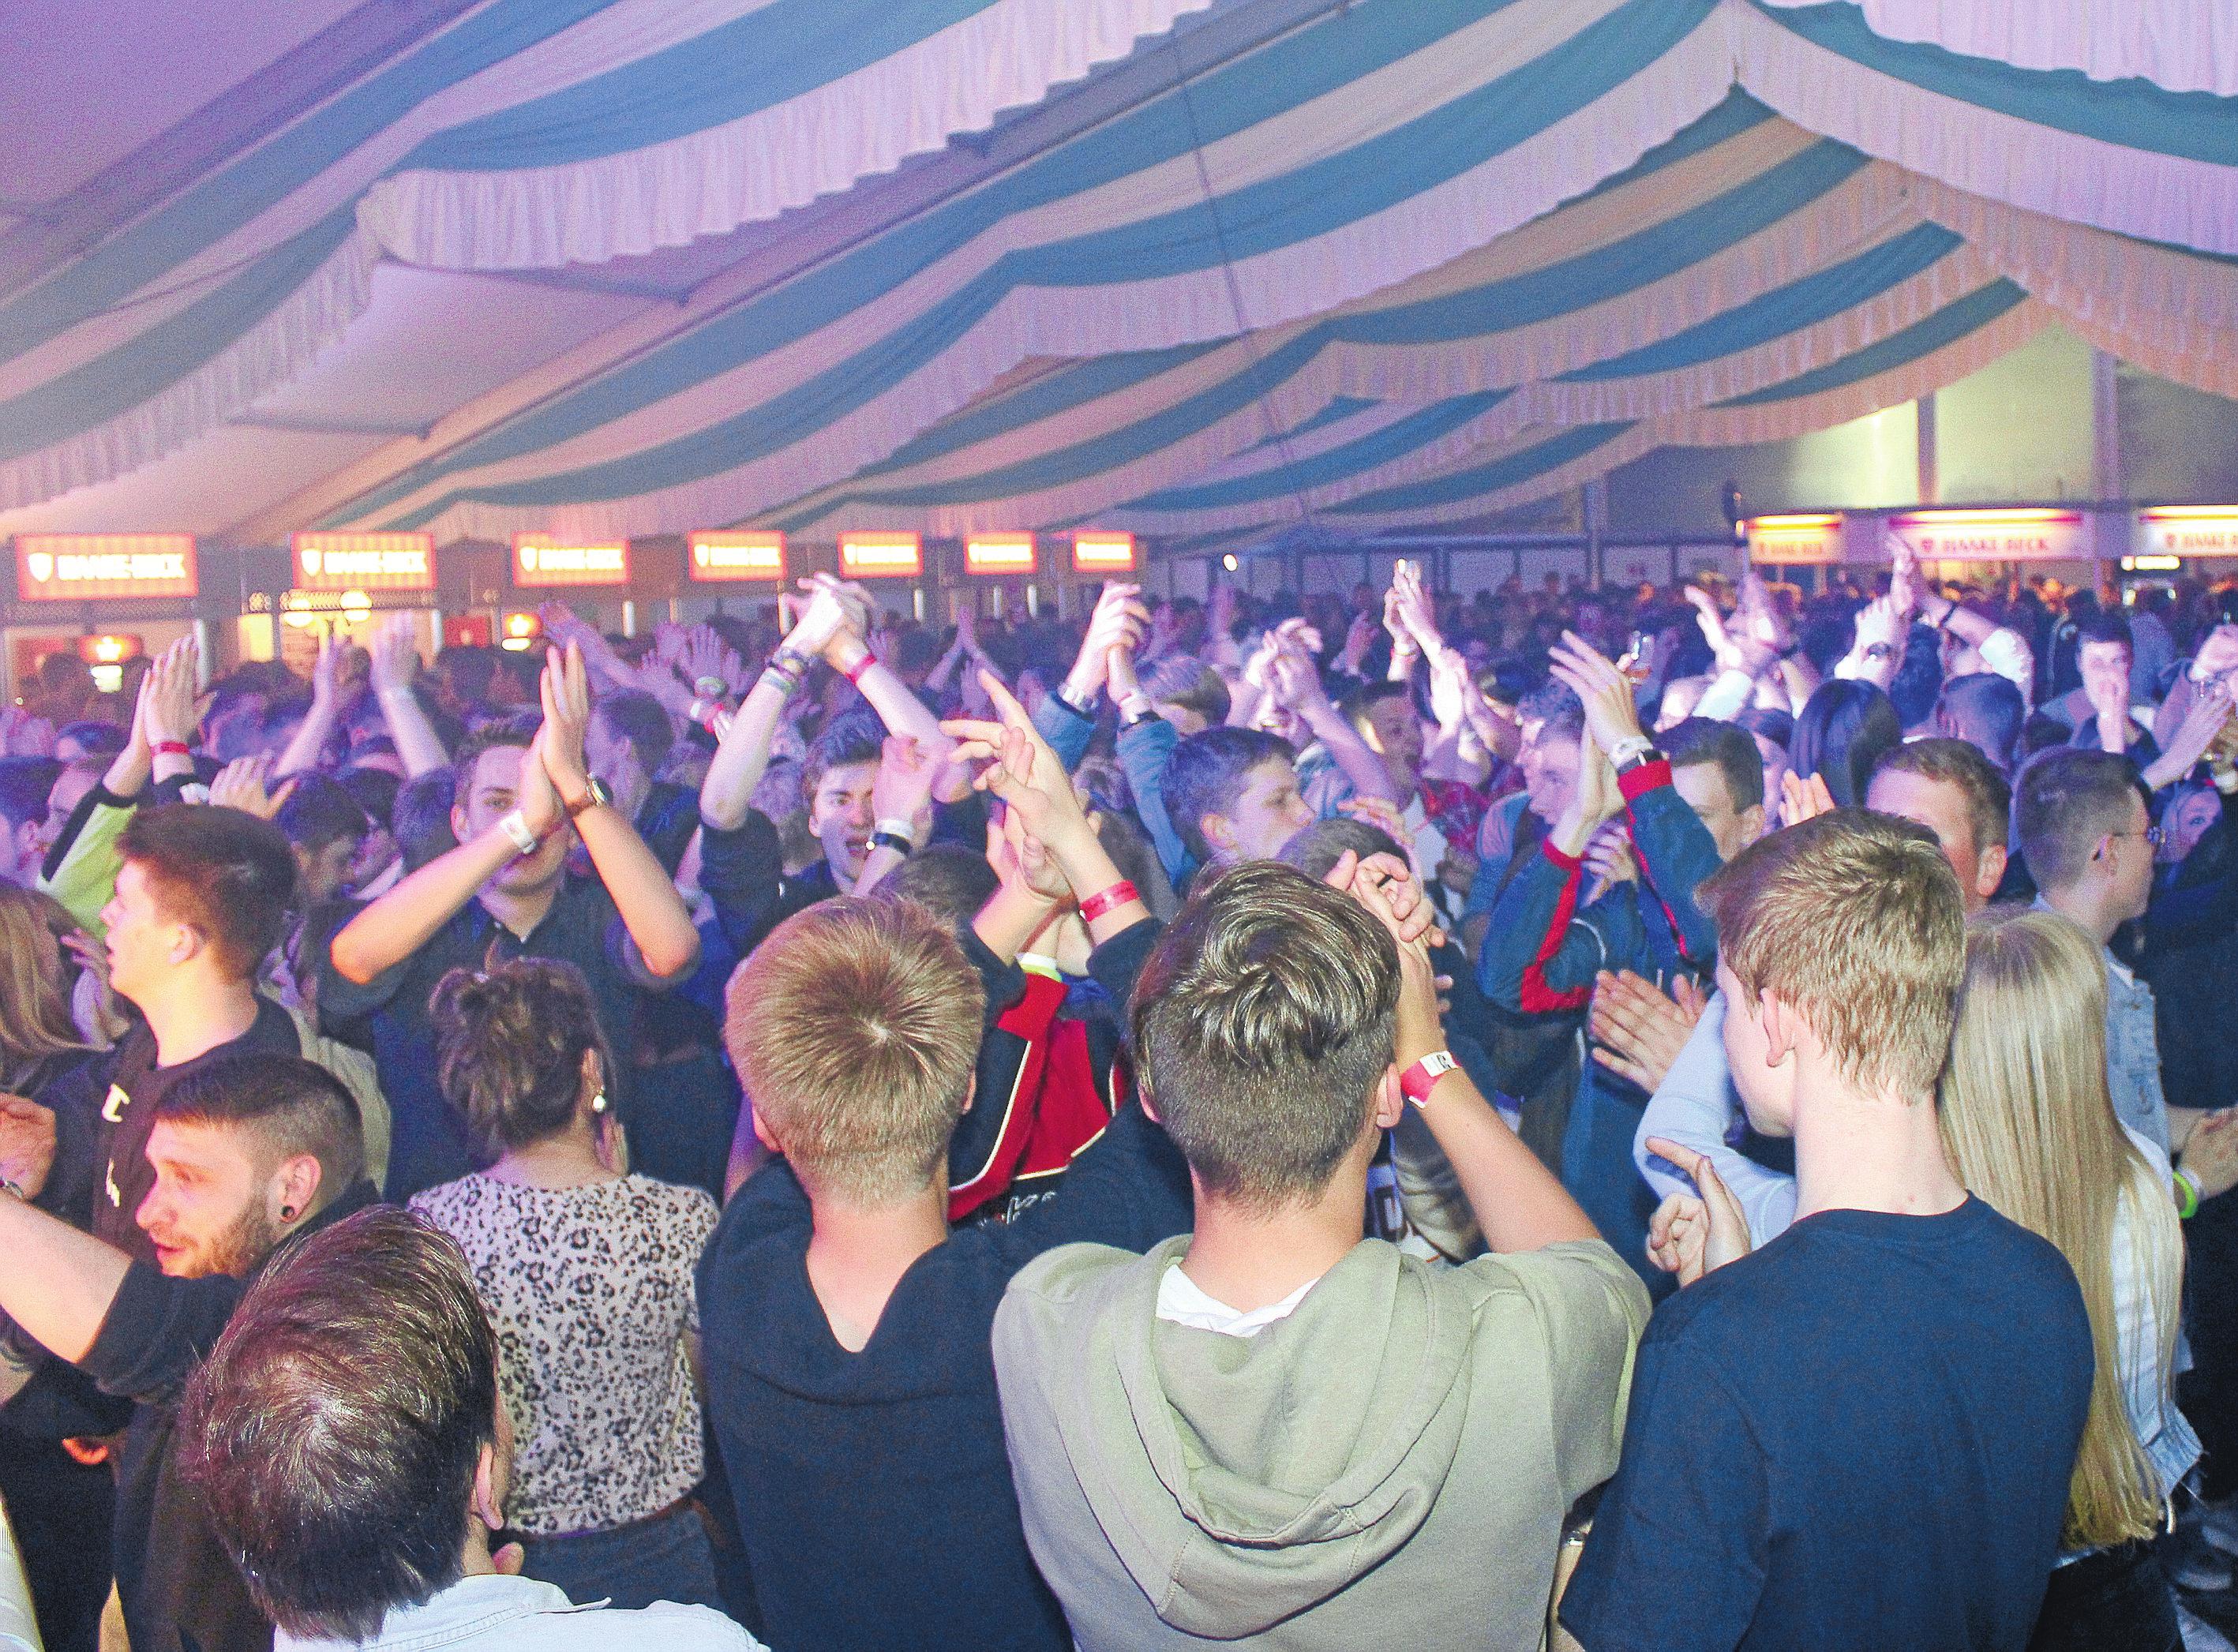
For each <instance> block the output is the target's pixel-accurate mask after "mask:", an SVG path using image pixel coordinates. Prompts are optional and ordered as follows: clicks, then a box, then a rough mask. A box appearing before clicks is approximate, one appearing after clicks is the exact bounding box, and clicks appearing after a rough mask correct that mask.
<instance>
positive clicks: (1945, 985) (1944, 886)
mask: <svg viewBox="0 0 2238 1652" xmlns="http://www.w3.org/2000/svg"><path fill="white" fill-rule="evenodd" d="M1695 898H1696V900H1697V901H1698V902H1699V904H1700V906H1701V908H1702V909H1703V910H1704V911H1705V912H1706V913H1707V914H1708V915H1710V918H1711V921H1712V922H1714V923H1715V924H1716V925H1717V928H1718V956H1719V958H1720V959H1722V960H1723V961H1724V962H1725V966H1726V967H1727V968H1730V969H1731V971H1732V973H1733V976H1734V978H1735V979H1736V980H1737V981H1738V982H1739V983H1740V987H1741V989H1742V991H1743V993H1744V994H1745V995H1746V996H1747V998H1748V999H1749V1001H1750V1003H1751V1005H1752V1004H1753V1003H1754V1002H1755V1001H1756V1000H1757V998H1758V995H1759V994H1760V993H1761V992H1762V991H1763V990H1764V989H1765V988H1767V987H1768V988H1771V990H1772V991H1774V992H1776V993H1778V995H1779V996H1780V998H1781V1000H1782V1001H1784V1003H1786V1004H1787V1005H1788V1006H1789V1007H1790V1008H1791V1009H1793V1010H1794V1011H1795V1012H1796V1013H1797V1014H1799V1015H1801V1016H1802V1017H1803V1019H1804V1021H1807V1022H1809V1023H1810V1026H1811V1030H1812V1031H1813V1032H1815V1033H1817V1034H1818V1038H1819V1041H1820V1042H1821V1043H1823V1044H1824V1047H1825V1049H1826V1053H1827V1054H1828V1055H1829V1056H1830V1057H1831V1059H1832V1061H1833V1062H1834V1064H1835V1066H1836V1067H1837V1069H1838V1070H1839V1071H1840V1072H1841V1073H1842V1074H1843V1075H1844V1077H1845V1078H1847V1079H1848V1080H1850V1081H1851V1083H1853V1084H1857V1085H1859V1086H1861V1087H1887V1088H1889V1089H1890V1090H1893V1091H1895V1092H1896V1093H1897V1094H1900V1095H1903V1096H1904V1097H1906V1098H1908V1099H1919V1100H1924V1099H1925V1098H1928V1097H1930V1096H1932V1095H1933V1094H1935V1085H1936V1080H1937V1077H1938V1076H1939V1075H1940V1074H1941V1073H1942V1071H1943V1060H1944V1058H1945V1057H1946V1056H1947V1055H1948V1054H1950V1028H1951V1024H1952V1021H1953V1020H1954V1018H1955V1016H1956V1014H1957V1001H1958V988H1959V985H1960V983H1961V981H1963V979H1964V978H1965V974H1966V914H1965V907H1964V904H1963V902H1962V901H1961V899H1960V896H1959V892H1958V876H1957V873H1955V872H1953V871H1952V870H1951V869H1950V862H1949V861H1947V860H1945V859H1944V858H1943V850H1942V848H1941V847H1940V846H1939V845H1938V844H1937V842H1936V840H1935V836H1934V834H1933V833H1931V832H1930V831H1928V830H1926V829H1924V828H1923V827H1919V826H1915V825H1913V824H1912V823H1910V821H1904V820H1898V819H1897V817H1896V816H1893V815H1881V814H1876V813H1874V812H1873V811H1872V810H1871V809H1835V810H1833V811H1832V812H1831V813H1830V814H1824V815H1821V816H1818V818H1817V819H1815V820H1807V821H1804V822H1803V823H1801V824H1800V825H1796V826H1791V827H1789V828H1787V829H1785V830H1784V831H1779V832H1775V833H1773V834H1772V835H1771V836H1769V837H1765V838H1760V839H1758V841H1757V842H1756V843H1751V844H1750V845H1749V847H1748V848H1746V849H1743V850H1742V851H1741V852H1740V853H1739V854H1738V855H1736V856H1734V857H1733V858H1732V859H1731V861H1730V862H1727V863H1726V864H1725V866H1724V867H1722V868H1721V869H1718V871H1716V872H1714V873H1712V874H1711V876H1709V877H1708V878H1706V879H1705V880H1704V881H1703V883H1702V885H1701V888H1700V889H1699V890H1698V892H1697V894H1696V897H1695ZM1742 1013H1744V1014H1745V1013H1750V1009H1749V1006H1743V1007H1742Z"/></svg>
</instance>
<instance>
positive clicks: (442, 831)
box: [388, 769, 459, 872]
mask: <svg viewBox="0 0 2238 1652" xmlns="http://www.w3.org/2000/svg"><path fill="white" fill-rule="evenodd" d="M458 796H459V777H458V775H457V773H456V772H455V771H454V770H449V769H431V770H428V771H427V773H426V774H424V775H415V776H413V777H412V778H411V779H409V780H407V781H406V782H405V783H403V784H402V785H401V786H399V787H398V788H397V789H396V802H395V803H394V804H393V805H392V806H391V807H390V809H389V811H388V829H389V832H390V834H391V835H392V836H394V838H395V839H396V849H397V852H398V853H399V854H401V855H402V856H404V869H405V870H406V871H407V872H416V871H418V870H419V869H420V868H421V867H423V866H425V865H427V862H430V861H432V860H434V859H436V858H437V857H438V856H444V855H447V854H449V853H450V852H451V851H452V850H453V849H456V848H458V846H459V840H458V836H457V835H456V834H455V833H454V832H453V831H452V830H451V805H452V804H453V803H454V802H456V801H457V799H458Z"/></svg>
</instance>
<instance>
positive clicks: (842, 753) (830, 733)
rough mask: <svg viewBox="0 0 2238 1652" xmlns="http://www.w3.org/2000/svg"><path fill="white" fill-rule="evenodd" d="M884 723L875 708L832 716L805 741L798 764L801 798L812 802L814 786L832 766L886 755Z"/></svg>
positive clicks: (818, 784) (813, 799)
mask: <svg viewBox="0 0 2238 1652" xmlns="http://www.w3.org/2000/svg"><path fill="white" fill-rule="evenodd" d="M885 749H886V725H885V724H883V723H881V722H880V721H879V720H878V714H877V712H875V711H869V710H863V711H851V712H849V713H848V714H847V715H846V716H844V717H834V718H833V719H832V720H831V725H830V726H829V727H828V728H826V729H825V730H824V732H823V733H821V734H819V735H818V736H817V737H816V738H814V739H813V740H811V741H810V742H809V743H808V757H807V760H806V761H805V762H804V763H802V764H801V765H800V800H801V802H802V803H807V804H810V805H811V806H812V805H813V804H814V803H815V802H816V789H817V788H818V786H821V785H822V784H823V783H824V776H826V775H828V774H830V773H831V771H832V770H834V769H844V768H846V767H848V766H849V765H850V764H852V763H876V762H877V761H878V760H879V758H880V757H883V756H884V754H885Z"/></svg>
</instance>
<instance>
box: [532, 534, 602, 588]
mask: <svg viewBox="0 0 2238 1652" xmlns="http://www.w3.org/2000/svg"><path fill="white" fill-rule="evenodd" d="M629 577H630V562H629V541H628V540H626V539H610V540H606V541H604V542H601V543H599V544H594V545H561V544H559V543H558V542H557V541H555V540H554V539H553V538H552V536H551V535H550V534H548V533H516V534H514V535H513V584H515V585H627V584H628V583H629Z"/></svg>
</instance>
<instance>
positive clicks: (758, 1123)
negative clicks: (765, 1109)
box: [753, 1107, 785, 1153]
mask: <svg viewBox="0 0 2238 1652" xmlns="http://www.w3.org/2000/svg"><path fill="white" fill-rule="evenodd" d="M753 1120H754V1140H756V1141H758V1142H760V1143H761V1144H762V1146H765V1147H766V1148H768V1149H769V1150H770V1151H771V1153H784V1151H785V1143H783V1142H782V1141H779V1140H778V1139H777V1135H776V1133H775V1132H773V1131H772V1130H771V1128H770V1123H769V1120H768V1119H767V1118H766V1117H765V1116H764V1114H763V1113H762V1110H761V1109H760V1108H759V1107H756V1108H754V1109H753Z"/></svg>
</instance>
